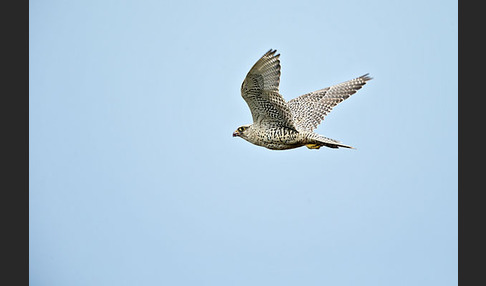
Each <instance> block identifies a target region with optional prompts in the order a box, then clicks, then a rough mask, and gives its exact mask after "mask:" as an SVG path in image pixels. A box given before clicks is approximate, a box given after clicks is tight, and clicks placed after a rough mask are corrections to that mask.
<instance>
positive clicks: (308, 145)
mask: <svg viewBox="0 0 486 286" xmlns="http://www.w3.org/2000/svg"><path fill="white" fill-rule="evenodd" d="M305 146H306V147H307V148H309V149H319V148H321V145H317V144H307V145H305Z"/></svg>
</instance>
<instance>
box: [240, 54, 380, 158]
mask: <svg viewBox="0 0 486 286" xmlns="http://www.w3.org/2000/svg"><path fill="white" fill-rule="evenodd" d="M275 53H276V50H269V51H268V52H267V53H265V54H264V55H263V56H262V57H261V58H260V59H259V60H258V61H257V62H256V63H255V65H253V67H252V68H251V69H250V71H249V72H248V74H247V76H246V78H245V80H244V81H243V83H242V85H241V96H242V97H243V99H244V100H245V101H246V103H247V104H248V107H249V108H250V111H251V114H252V117H253V124H250V125H243V126H240V127H239V128H238V129H237V130H236V131H235V132H234V133H233V136H239V137H241V138H243V139H245V140H246V141H248V142H250V143H253V144H255V145H258V146H263V147H266V148H269V149H273V150H285V149H292V148H297V147H301V146H304V145H305V146H307V147H308V148H309V149H319V148H320V147H321V146H326V147H330V148H338V147H345V148H353V147H351V146H349V145H345V144H342V143H341V142H339V141H336V140H334V139H330V138H326V137H324V136H322V135H319V134H317V133H314V132H313V130H314V129H315V128H317V126H318V125H319V124H320V123H321V121H322V120H323V119H324V117H325V116H326V115H327V114H328V113H329V112H331V110H332V108H334V107H335V106H336V105H337V104H339V103H340V102H342V101H343V100H345V99H347V98H348V97H350V96H351V95H352V94H354V93H356V91H357V90H359V89H360V88H361V87H363V85H365V84H366V82H367V81H368V80H371V79H372V78H371V77H369V76H368V74H365V75H363V76H360V77H358V78H355V79H352V80H348V81H346V82H343V83H340V84H337V85H334V86H331V87H327V88H324V89H320V90H317V91H314V92H310V93H307V94H304V95H301V96H299V97H297V98H294V99H292V100H290V101H289V102H285V100H284V99H283V97H282V96H281V95H280V94H279V91H278V86H279V83H280V60H279V57H280V54H277V55H276V54H275Z"/></svg>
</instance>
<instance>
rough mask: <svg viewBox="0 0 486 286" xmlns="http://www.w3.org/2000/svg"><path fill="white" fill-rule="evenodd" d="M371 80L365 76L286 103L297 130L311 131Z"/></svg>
mask: <svg viewBox="0 0 486 286" xmlns="http://www.w3.org/2000/svg"><path fill="white" fill-rule="evenodd" d="M371 79H372V78H371V77H369V76H368V74H365V75H363V76H360V77H358V78H355V79H352V80H348V81H346V82H343V83H340V84H337V85H333V86H331V87H326V88H323V89H320V90H317V91H313V92H310V93H307V94H304V95H301V96H299V97H297V98H294V99H292V100H290V101H289V102H288V106H289V108H290V111H291V113H292V115H293V121H294V124H295V126H296V127H297V130H299V131H312V130H314V129H315V128H317V126H318V125H319V124H320V123H321V121H322V120H323V119H324V117H325V116H326V115H327V114H329V112H331V110H332V109H333V108H334V107H335V106H336V105H338V104H339V103H340V102H342V101H344V100H345V99H347V98H349V97H350V96H351V95H352V94H354V93H356V91H358V90H359V89H360V88H361V87H363V85H365V84H366V82H367V81H368V80H371Z"/></svg>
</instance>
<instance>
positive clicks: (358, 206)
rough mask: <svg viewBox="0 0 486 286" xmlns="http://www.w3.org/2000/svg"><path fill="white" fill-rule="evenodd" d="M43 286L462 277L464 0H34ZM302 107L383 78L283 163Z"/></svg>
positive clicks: (34, 134) (32, 204)
mask: <svg viewBox="0 0 486 286" xmlns="http://www.w3.org/2000/svg"><path fill="white" fill-rule="evenodd" d="M29 18H30V23H29V28H30V35H29V40H30V44H29V45H30V52H29V54H30V58H29V61H30V72H29V82H30V102H29V103H30V104H29V108H30V109H29V112H30V118H29V123H30V131H29V135H30V162H29V163H30V166H29V175H30V199H29V210H30V212H29V219H30V224H29V232H30V238H29V268H30V269H29V274H30V285H36V286H37V285H49V286H56V285H59V286H66V285H70V286H77V285H93V286H97V285H100V286H101V285H198V286H199V285H245V286H247V285H333V286H334V285H373V286H379V285H387V286H389V285H394V286H397V285H407V286H409V285H414V286H421V285H424V286H425V285H426V286H430V285H441V286H447V285H457V250H458V249H457V242H458V232H457V218H458V215H457V148H458V145H457V139H458V137H457V121H458V120H457V87H458V84H457V33H458V32H457V3H456V1H431V0H426V1H389V0H387V1H380V0H377V1H374V0H369V1H239V2H236V1H181V0H177V1H134V0H130V1H114V0H112V1H106V0H102V1H100V0H89V1H86V0H83V1H33V0H31V1H30V15H29ZM269 49H277V51H278V52H279V53H280V54H281V57H280V59H281V64H282V76H281V84H280V91H281V93H282V95H283V96H284V98H285V99H287V100H289V99H292V98H294V97H296V96H299V95H301V94H304V93H306V92H309V91H313V90H317V89H321V88H324V87H327V86H330V85H333V84H337V83H340V82H343V81H346V80H349V79H352V78H354V77H357V76H360V75H362V74H365V73H370V75H371V76H372V77H373V78H374V79H373V80H372V81H370V82H369V83H368V84H367V85H365V86H364V87H363V88H362V89H361V90H360V91H358V93H356V94H355V95H353V96H352V97H351V98H349V99H348V100H346V101H345V102H343V103H341V104H340V105H338V106H337V107H336V108H335V109H334V110H333V111H332V112H331V113H330V114H329V115H328V116H327V117H326V119H325V120H324V122H323V123H322V125H320V126H319V128H318V129H317V132H319V133H320V134H323V135H324V136H327V137H331V138H334V139H337V140H340V141H342V142H344V143H346V144H349V145H352V146H354V147H356V148H357V150H347V149H337V150H336V149H329V148H321V149H320V150H308V149H307V148H300V149H294V150H288V151H271V150H267V149H264V148H262V147H257V146H254V145H251V144H250V143H248V142H246V141H244V140H242V139H241V138H233V137H232V136H231V134H232V132H233V131H234V130H235V129H236V128H237V127H238V126H240V125H243V124H247V123H251V115H250V112H249V110H248V107H247V105H246V103H245V102H244V100H243V99H242V98H241V96H240V92H239V89H240V85H241V82H242V81H243V78H244V77H245V75H246V73H247V72H248V70H249V69H250V67H251V66H252V65H253V64H254V63H255V61H256V60H258V58H259V57H260V56H262V55H263V54H264V53H265V52H266V51H268V50H269Z"/></svg>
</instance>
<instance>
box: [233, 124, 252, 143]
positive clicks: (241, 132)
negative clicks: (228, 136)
mask: <svg viewBox="0 0 486 286" xmlns="http://www.w3.org/2000/svg"><path fill="white" fill-rule="evenodd" d="M250 128H251V124H250V125H242V126H240V127H238V129H236V130H235V132H233V137H237V136H238V137H241V138H243V139H246V138H247V137H248V131H249V130H250Z"/></svg>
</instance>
